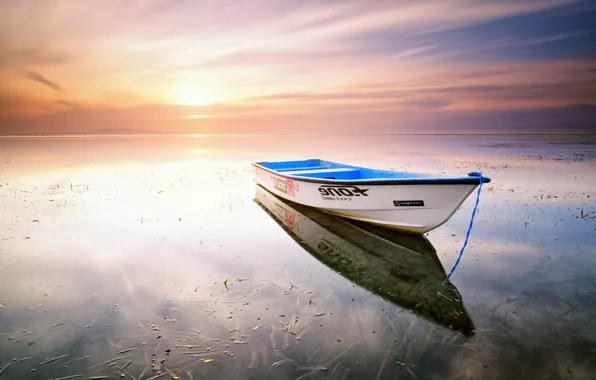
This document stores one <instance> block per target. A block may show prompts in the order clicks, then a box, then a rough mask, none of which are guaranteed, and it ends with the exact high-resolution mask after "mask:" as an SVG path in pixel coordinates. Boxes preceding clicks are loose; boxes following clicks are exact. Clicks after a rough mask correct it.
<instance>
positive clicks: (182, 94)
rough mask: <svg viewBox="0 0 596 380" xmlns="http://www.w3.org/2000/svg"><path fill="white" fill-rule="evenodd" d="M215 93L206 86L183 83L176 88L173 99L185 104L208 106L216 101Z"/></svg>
mask: <svg viewBox="0 0 596 380" xmlns="http://www.w3.org/2000/svg"><path fill="white" fill-rule="evenodd" d="M216 100H217V99H216V96H215V93H214V92H213V90H212V89H210V88H208V87H206V86H199V85H189V84H185V85H181V86H178V87H176V88H174V91H173V93H172V101H173V102H174V103H175V104H179V105H184V106H206V105H209V104H213V103H215V101H216Z"/></svg>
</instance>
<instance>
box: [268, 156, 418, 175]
mask: <svg viewBox="0 0 596 380" xmlns="http://www.w3.org/2000/svg"><path fill="white" fill-rule="evenodd" d="M257 164H258V165H261V166H263V167H265V168H267V169H270V170H273V171H276V172H278V173H280V174H286V175H292V176H298V177H308V178H320V179H339V180H351V179H386V178H422V177H425V176H424V175H421V174H413V173H406V172H397V171H390V170H377V169H369V168H361V167H357V166H350V165H344V164H340V163H337V162H331V161H324V160H320V159H309V160H301V161H280V162H279V161H278V162H257Z"/></svg>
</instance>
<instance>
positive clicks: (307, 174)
mask: <svg viewBox="0 0 596 380" xmlns="http://www.w3.org/2000/svg"><path fill="white" fill-rule="evenodd" d="M358 172H360V169H352V168H327V169H318V170H296V171H291V172H285V174H289V175H302V176H304V177H310V176H313V177H319V178H320V177H325V176H326V175H329V174H348V173H358Z"/></svg>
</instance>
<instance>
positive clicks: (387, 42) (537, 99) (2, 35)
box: [0, 0, 596, 134]
mask: <svg viewBox="0 0 596 380" xmlns="http://www.w3.org/2000/svg"><path fill="white" fill-rule="evenodd" d="M594 11H595V8H594V7H593V6H590V5H588V4H586V3H585V2H581V1H571V0H545V1H530V2H523V1H501V2H476V1H449V2H445V1H425V2H409V1H376V2H371V1H351V0H349V1H310V0H309V1H298V0H288V1H274V0H263V1H215V0H207V1H205V0H203V1H191V0H188V1H181V0H170V1H165V0H159V1H158V0H144V1H134V0H119V1H116V0H114V1H106V2H99V1H98V2H95V1H79V0H63V1H58V0H55V1H50V0H47V1H36V0H21V1H4V2H2V3H0V15H1V16H0V78H1V79H2V80H1V84H0V100H1V104H0V134H18V133H89V132H93V131H96V130H102V129H110V130H139V131H143V132H181V133H300V132H321V131H323V132H333V133H338V132H347V131H351V132H375V131H383V132H393V133H400V132H420V131H429V132H437V131H439V132H440V131H455V132H458V131H460V130H470V128H472V129H475V130H477V131H484V132H486V131H487V130H488V131H491V130H493V131H497V130H501V129H503V130H507V129H508V128H509V129H511V128H513V129H515V130H517V131H519V130H520V128H521V130H523V125H522V124H519V123H520V122H519V121H518V122H517V124H515V123H513V124H514V125H513V124H512V125H507V124H506V123H505V122H504V123H503V125H502V126H500V124H499V122H498V120H499V119H498V118H499V115H506V116H511V115H526V116H523V117H522V119H523V120H528V121H527V123H538V124H539V123H540V122H541V120H544V121H549V119H552V118H551V117H550V116H542V119H541V113H542V114H543V115H550V114H552V112H555V113H557V115H560V117H562V118H563V123H565V120H567V119H565V115H567V114H569V116H570V118H569V122H568V124H569V125H572V126H573V127H574V128H575V129H577V130H578V131H585V130H586V126H585V123H584V122H583V121H581V120H583V119H582V118H581V117H580V119H581V120H580V121H578V119H577V116H578V115H577V109H580V110H581V112H583V113H585V112H588V113H589V115H593V107H596V89H595V88H596V86H595V85H596V65H595V62H596V60H595V59H594V55H593V54H592V55H590V54H589V52H588V50H589V49H587V47H586V53H585V54H584V53H583V50H582V49H581V46H580V47H579V48H576V49H575V50H570V49H569V46H572V44H571V43H574V44H575V45H573V46H576V45H577V46H579V44H580V43H581V41H583V39H584V38H590V37H594V35H595V34H593V32H595V30H594V28H589V27H585V26H584V27H582V25H583V24H581V21H582V19H581V17H582V15H585V14H594ZM541 15H543V16H541ZM524 17H527V18H528V20H529V21H527V22H525V21H524ZM537 17H538V19H537ZM540 17H542V18H540ZM564 18H567V19H570V20H576V21H577V22H576V23H575V24H574V25H579V26H578V27H577V28H576V29H573V30H567V29H565V28H563V27H555V26H557V25H559V24H561V23H560V22H559V23H558V21H560V20H561V19H564ZM508 20H513V21H508ZM516 20H517V21H516ZM507 22H511V23H512V24H511V25H508V24H506V23H507ZM516 22H517V24H516ZM567 24H568V23H567ZM565 44H567V45H565ZM566 47H567V48H566ZM527 52H531V53H532V54H526V53H527ZM578 107H579V108H578ZM545 110H546V111H545ZM573 110H575V111H573ZM543 111H545V112H546V113H544V112H543ZM571 112H575V114H574V115H571ZM528 115H530V116H528ZM580 116H581V115H580ZM470 117H471V118H472V119H473V120H476V121H475V122H470V123H469V125H468V124H465V122H463V121H462V120H469V119H470ZM483 117H484V118H485V119H486V121H487V122H486V123H484V122H483V120H485V119H483ZM462 118H463V119H462ZM474 118H476V119H474ZM524 118H525V119H524ZM505 119H506V118H505ZM518 119H519V117H518ZM518 119H515V120H518ZM520 120H521V119H520ZM441 121H444V124H443V125H441ZM574 123H575V124H574ZM538 124H536V125H538ZM489 125H490V126H489ZM558 125H559V126H560V125H563V124H558ZM550 128H551V129H552V128H553V127H552V126H551V127H550ZM556 128H557V127H556V126H555V129H556ZM571 129H573V128H571Z"/></svg>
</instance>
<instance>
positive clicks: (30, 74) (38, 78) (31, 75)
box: [23, 70, 62, 91]
mask: <svg viewBox="0 0 596 380" xmlns="http://www.w3.org/2000/svg"><path fill="white" fill-rule="evenodd" d="M23 76H25V78H28V79H31V80H32V81H34V82H37V83H41V84H43V85H45V86H47V87H49V88H51V89H52V90H54V91H60V90H61V89H62V87H61V86H60V85H59V84H58V83H56V82H52V81H51V80H49V79H48V78H46V77H44V76H43V75H41V74H40V73H37V72H35V71H31V70H26V71H24V72H23Z"/></svg>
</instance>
